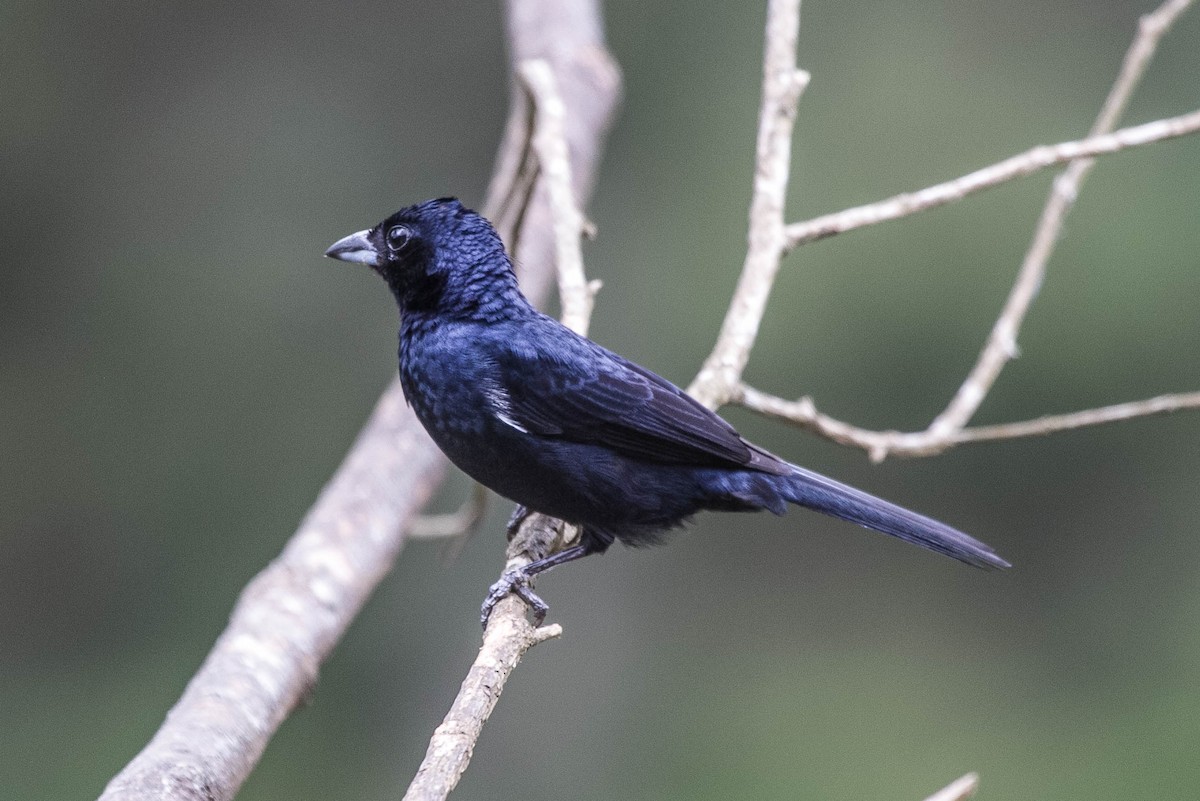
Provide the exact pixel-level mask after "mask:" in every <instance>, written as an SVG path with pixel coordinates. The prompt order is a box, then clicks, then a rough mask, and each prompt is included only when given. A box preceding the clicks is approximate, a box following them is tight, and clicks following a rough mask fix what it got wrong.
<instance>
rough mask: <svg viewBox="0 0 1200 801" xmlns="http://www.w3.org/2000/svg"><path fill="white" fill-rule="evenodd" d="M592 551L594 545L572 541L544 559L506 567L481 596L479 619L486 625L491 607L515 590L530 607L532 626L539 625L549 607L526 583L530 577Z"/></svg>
mask: <svg viewBox="0 0 1200 801" xmlns="http://www.w3.org/2000/svg"><path fill="white" fill-rule="evenodd" d="M594 552H595V549H594V548H591V547H589V546H587V545H574V546H572V547H570V548H566V549H564V550H562V551H559V552H558V553H556V554H551V555H550V556H547V557H546V558H545V559H538V560H537V561H536V562H530V563H529V564H527V565H525V566H524V567H518V568H517V569H515V570H509V571H507V572H506V573H504V575H502V576H500V580H499V581H497V582H496V583H495V584H493V585H492V586H491V588H490V589H489V590H488V594H487V597H486V598H484V600H483V609H481V610H480V614H479V622H480V623H482V624H483V627H484V628H487V622H488V618H489V617H491V615H492V609H493V608H494V607H495V606H496V604H498V603H500V601H501V600H502V599H503V598H504V597H505V596H507V595H509V594H514V595H516V596H517V597H518V598H520V599H521V600H522V601H524V602H525V603H526V604H528V605H529V608H530V609H532V610H533V624H534V625H535V626H540V625H542V622H543V621H544V620H545V619H546V612H548V611H550V607H549V605H548V604H547V603H546V602H545V601H543V600H542V599H541V598H539V597H538V596H537V593H535V592H534V591H533V589H532V588H531V587H530V586H529V580H530V579H531V578H533V577H534V576H536V575H537V574H539V573H545V572H546V571H547V570H549V569H550V568H552V567H558V566H559V565H562V564H566V563H567V562H573V561H575V560H576V559H582V558H583V557H585V556H587V555H588V554H590V553H594Z"/></svg>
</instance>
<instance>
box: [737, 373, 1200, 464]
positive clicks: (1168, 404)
mask: <svg viewBox="0 0 1200 801" xmlns="http://www.w3.org/2000/svg"><path fill="white" fill-rule="evenodd" d="M735 402H737V403H738V404H739V405H741V406H744V407H745V408H747V409H750V410H751V411H755V412H758V413H759V414H762V415H765V416H767V417H773V418H775V419H778V420H784V421H787V422H789V423H794V424H795V425H797V426H800V427H801V428H804V429H806V430H808V431H812V432H813V433H816V434H819V435H821V436H823V437H825V438H826V439H829V440H832V441H834V442H837V443H839V444H841V445H848V446H851V447H854V448H861V449H862V450H864V451H866V452H867V453H868V454H869V455H870V457H871V459H872V460H873V461H876V462H878V461H882V460H883V459H884V458H886V457H887V456H936V455H937V454H939V453H945V452H946V451H947V450H949V449H950V448H953V447H954V446H956V445H962V444H964V443H968V442H988V441H994V440H1001V439H1017V438H1019V437H1037V436H1043V435H1046V434H1055V433H1058V432H1060V431H1069V430H1071V429H1075V428H1083V427H1085V426H1094V425H1101V424H1103V423H1114V422H1117V421H1119V420H1130V419H1132V418H1134V417H1149V416H1151V415H1158V414H1168V413H1170V412H1178V411H1183V410H1186V409H1200V392H1185V393H1179V394H1175V395H1159V396H1157V397H1154V398H1147V399H1146V400H1138V401H1130V402H1128V403H1118V404H1114V405H1112V406H1102V407H1100V408H1096V409H1086V410H1083V411H1079V412H1071V413H1069V414H1054V415H1046V416H1044V417H1038V418H1036V419H1033V420H1022V421H1020V422H1015V423H1001V424H998V425H988V426H970V427H967V428H962V429H958V430H956V431H952V432H950V433H949V434H936V433H934V432H931V431H929V430H925V431H912V432H902V431H872V430H869V429H865V428H859V427H858V426H853V425H850V424H849V423H844V422H842V421H841V420H836V419H834V418H832V417H830V416H829V415H827V414H823V413H821V412H820V411H818V410H817V407H816V404H814V403H813V400H812V398H807V397H805V398H800V399H799V400H795V401H789V400H784V399H783V398H779V397H776V396H775V395H769V394H767V393H765V392H760V391H759V390H757V389H755V388H753V387H750V386H747V385H745V384H743V385H742V386H741V388H740V391H739V393H738V395H737V397H736V399H735Z"/></svg>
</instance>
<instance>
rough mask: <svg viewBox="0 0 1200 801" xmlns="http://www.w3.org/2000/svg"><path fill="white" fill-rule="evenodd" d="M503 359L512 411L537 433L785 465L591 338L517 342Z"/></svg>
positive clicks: (698, 460)
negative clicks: (532, 344) (532, 343)
mask: <svg viewBox="0 0 1200 801" xmlns="http://www.w3.org/2000/svg"><path fill="white" fill-rule="evenodd" d="M555 333H556V334H557V333H559V332H555ZM498 366H499V368H500V376H501V378H500V383H501V386H502V387H503V390H504V392H505V395H506V400H507V408H506V409H505V412H506V414H507V415H508V416H509V417H510V418H511V420H512V421H513V422H515V423H517V424H518V425H519V426H520V427H521V428H523V429H525V430H526V431H528V432H529V433H531V434H536V435H539V436H543V437H550V438H556V439H565V440H569V441H572V442H584V443H591V444H595V445H602V446H604V447H606V448H610V449H612V450H613V451H616V452H617V453H620V454H622V455H625V456H630V457H633V458H636V459H642V460H646V461H651V462H659V463H665V464H688V465H696V466H711V467H747V466H750V467H756V468H759V469H766V470H767V471H768V472H776V470H775V469H773V468H774V467H775V464H780V465H781V464H782V463H779V462H778V460H777V459H775V457H771V456H770V455H769V454H766V453H765V452H763V451H761V450H760V449H758V448H756V447H754V446H752V445H750V444H748V443H747V442H746V441H745V440H743V439H742V438H741V437H740V436H739V435H738V433H737V431H735V430H734V428H733V426H731V425H729V424H728V423H726V422H725V421H724V420H722V419H721V418H720V417H718V416H717V415H715V414H713V413H712V412H710V411H709V410H708V409H706V408H705V407H703V406H701V405H700V404H699V403H697V402H696V401H695V400H693V399H692V398H691V397H689V396H688V395H687V394H685V393H684V392H683V390H681V389H679V387H677V386H675V385H674V384H672V383H671V382H669V381H667V380H666V379H664V378H662V377H661V376H658V375H655V374H654V373H652V372H650V371H649V370H646V369H645V368H643V367H639V366H638V365H636V364H634V363H633V362H630V361H628V360H627V359H624V358H622V357H620V356H618V355H617V354H615V353H613V352H611V351H609V350H606V349H604V348H602V347H600V346H599V345H596V344H595V343H593V342H591V341H590V340H585V339H582V338H575V337H574V336H572V337H571V338H570V339H569V340H565V339H564V338H560V337H558V336H554V337H551V339H550V341H549V342H542V343H540V344H539V346H537V347H535V348H531V349H523V348H518V347H511V348H508V349H506V353H505V355H504V357H503V358H501V359H499V360H498ZM764 457H766V458H765V459H764ZM768 463H775V464H768Z"/></svg>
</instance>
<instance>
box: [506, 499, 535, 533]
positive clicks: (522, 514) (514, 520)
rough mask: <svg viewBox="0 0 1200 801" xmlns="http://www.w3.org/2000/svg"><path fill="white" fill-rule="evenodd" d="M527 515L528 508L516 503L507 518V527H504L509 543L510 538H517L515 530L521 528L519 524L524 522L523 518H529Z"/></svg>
mask: <svg viewBox="0 0 1200 801" xmlns="http://www.w3.org/2000/svg"><path fill="white" fill-rule="evenodd" d="M529 514H530V512H529V507H528V506H526V505H525V504H523V503H518V504H517V505H516V506H514V507H513V510H512V514H511V515H509V517H508V525H507V526H505V527H504V532H505V533H506V534H507V535H508V541H509V542H512V538H513V537H515V536H517V530H518V529H520V528H521V524H522V523H524V522H525V518H527V517H529Z"/></svg>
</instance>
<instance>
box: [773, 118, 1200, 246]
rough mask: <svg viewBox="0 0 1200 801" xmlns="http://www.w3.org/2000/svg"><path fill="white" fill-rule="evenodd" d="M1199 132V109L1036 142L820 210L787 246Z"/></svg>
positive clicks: (793, 230)
mask: <svg viewBox="0 0 1200 801" xmlns="http://www.w3.org/2000/svg"><path fill="white" fill-rule="evenodd" d="M1197 131H1200V110H1197V111H1193V112H1192V113H1190V114H1183V115H1180V116H1178V117H1170V118H1168V119H1162V120H1155V121H1154V122H1148V123H1145V124H1144V125H1138V126H1134V127H1130V128H1122V129H1121V130H1119V131H1116V132H1114V133H1110V134H1101V135H1098V136H1089V137H1088V138H1087V139H1081V140H1078V141H1074V142H1060V143H1059V144H1057V145H1040V146H1038V147H1033V148H1030V149H1029V150H1027V151H1025V152H1024V153H1020V154H1018V155H1016V156H1011V157H1010V158H1007V159H1005V160H1004V161H1001V162H998V163H996V164H992V165H990V166H987V167H984V168H982V169H979V170H976V171H975V172H972V173H968V174H967V175H963V176H961V177H959V178H955V179H954V180H951V181H946V182H944V183H940V184H935V185H934V186H929V187H926V188H925V189H921V190H918V191H916V192H905V193H903V194H899V195H894V196H893V197H890V198H888V199H886V200H880V201H878V202H875V203H869V204H867V205H865V206H856V207H854V208H850V209H845V210H843V211H838V212H834V213H833V214H824V215H822V216H820V217H814V218H813V219H811V220H807V221H805V222H800V223H792V224H791V225H789V226H787V228H786V229H785V232H784V233H785V235H786V236H787V245H786V247H787V249H788V250H791V249H792V248H795V247H796V246H798V245H804V244H807V243H809V242H815V241H817V240H818V239H825V238H827V237H830V236H833V235H835V234H844V233H846V232H847V231H853V230H854V229H856V228H864V227H866V226H868V225H876V224H878V223H881V222H887V221H888V220H897V219H900V218H901V217H907V216H908V215H910V214H916V213H918V212H922V211H928V210H929V209H936V208H937V207H939V206H944V205H946V204H947V203H953V202H955V201H957V200H962V199H963V198H965V197H967V196H968V195H971V194H974V193H975V192H980V191H982V190H984V189H991V188H992V187H995V186H1000V185H1001V184H1004V183H1007V182H1008V181H1012V180H1014V179H1016V178H1023V177H1025V176H1027V175H1032V174H1033V173H1035V172H1038V171H1040V170H1044V169H1046V168H1047V167H1054V166H1056V165H1058V164H1065V163H1067V162H1070V161H1076V160H1077V159H1084V158H1088V159H1090V157H1093V156H1103V155H1107V154H1110V153H1118V152H1120V151H1122V150H1127V149H1129V148H1132V147H1140V146H1142V145H1150V144H1154V143H1156V142H1162V141H1164V140H1167V139H1174V138H1177V137H1180V136H1186V135H1188V134H1193V133H1196V132H1197Z"/></svg>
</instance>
